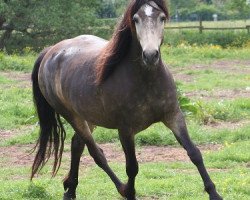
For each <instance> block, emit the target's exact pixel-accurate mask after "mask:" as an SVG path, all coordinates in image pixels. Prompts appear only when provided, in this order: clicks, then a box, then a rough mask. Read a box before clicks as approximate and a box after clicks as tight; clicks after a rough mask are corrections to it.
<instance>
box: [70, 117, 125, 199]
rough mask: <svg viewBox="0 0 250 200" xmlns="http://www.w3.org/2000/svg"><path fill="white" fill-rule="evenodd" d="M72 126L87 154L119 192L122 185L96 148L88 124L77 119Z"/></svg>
mask: <svg viewBox="0 0 250 200" xmlns="http://www.w3.org/2000/svg"><path fill="white" fill-rule="evenodd" d="M72 126H73V128H74V129H75V131H76V133H77V134H78V135H79V137H80V138H81V139H82V140H83V141H84V143H85V144H86V145H87V148H88V151H89V154H90V155H91V157H92V158H93V159H94V161H95V163H96V164H97V165H98V166H99V167H100V168H101V169H103V170H104V171H105V172H106V173H107V174H108V176H109V177H110V179H111V180H112V181H113V183H114V184H115V186H116V188H117V190H118V191H120V190H121V188H123V187H124V184H123V183H122V182H121V181H120V180H119V179H118V178H117V176H116V175H115V174H114V172H113V171H112V169H111V168H110V167H109V165H108V162H107V160H106V158H105V155H104V153H103V151H102V149H101V148H99V147H98V146H97V144H96V143H95V141H94V139H93V137H92V134H91V130H90V127H89V125H88V123H87V122H86V121H84V120H81V119H77V120H75V122H74V124H72ZM66 200H68V199H66Z"/></svg>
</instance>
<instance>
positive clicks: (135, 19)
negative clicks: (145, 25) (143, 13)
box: [133, 16, 139, 24]
mask: <svg viewBox="0 0 250 200" xmlns="http://www.w3.org/2000/svg"><path fill="white" fill-rule="evenodd" d="M133 21H134V23H136V24H137V23H138V22H139V19H138V18H137V17H136V16H134V17H133Z"/></svg>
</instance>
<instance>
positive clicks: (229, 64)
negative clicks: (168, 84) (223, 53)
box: [172, 60, 250, 100]
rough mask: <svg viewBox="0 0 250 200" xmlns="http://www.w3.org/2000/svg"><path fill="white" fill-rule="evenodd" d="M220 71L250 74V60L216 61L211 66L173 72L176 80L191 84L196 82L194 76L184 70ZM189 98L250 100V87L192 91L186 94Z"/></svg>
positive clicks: (199, 66) (185, 68)
mask: <svg viewBox="0 0 250 200" xmlns="http://www.w3.org/2000/svg"><path fill="white" fill-rule="evenodd" d="M211 69H215V70H220V71H226V73H234V74H250V60H243V61H241V60H231V61H228V60H227V61H223V60H220V61H216V62H213V63H211V64H209V65H208V64H204V65H203V64H196V65H192V66H187V67H184V68H177V69H176V68H175V69H173V70H172V72H173V76H174V78H175V80H177V81H182V82H184V83H191V82H193V81H194V75H192V74H184V73H182V71H183V70H185V71H186V70H196V71H199V70H211ZM185 95H186V96H187V97H194V98H196V99H204V100H210V99H235V98H250V85H249V87H247V88H243V89H232V90H230V89H220V90H213V91H202V90H199V91H192V92H187V93H185Z"/></svg>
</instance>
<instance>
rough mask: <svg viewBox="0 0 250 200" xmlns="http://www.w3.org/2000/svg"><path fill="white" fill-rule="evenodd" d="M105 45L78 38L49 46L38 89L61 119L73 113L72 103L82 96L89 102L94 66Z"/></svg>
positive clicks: (92, 85) (99, 40)
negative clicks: (86, 94)
mask: <svg viewBox="0 0 250 200" xmlns="http://www.w3.org/2000/svg"><path fill="white" fill-rule="evenodd" d="M106 43H107V41H106V40H104V39H101V38H99V37H96V36H91V35H82V36H78V37H76V38H73V39H68V40H64V41H61V42H59V43H58V44H56V45H54V46H52V47H51V48H50V50H49V51H48V52H47V53H46V55H45V57H44V58H43V60H42V63H41V66H40V70H39V74H38V78H39V87H40V89H41V91H42V93H43V95H44V97H45V98H46V100H47V101H48V102H49V103H50V105H51V106H52V107H54V108H55V110H56V111H57V112H59V113H60V114H62V115H63V116H65V115H66V114H67V115H68V114H69V113H71V114H72V113H73V112H74V107H75V106H74V104H78V103H79V102H77V101H78V99H79V101H80V99H81V96H83V95H84V96H85V93H88V96H89V98H91V99H93V97H92V96H95V95H96V91H95V88H96V87H95V84H94V80H95V73H94V65H95V61H96V59H97V57H98V55H99V54H100V52H101V50H102V49H103V48H104V47H105V45H106ZM85 100H86V101H88V99H86V98H85ZM82 103H84V102H82ZM86 103H87V102H86ZM63 112H64V113H63Z"/></svg>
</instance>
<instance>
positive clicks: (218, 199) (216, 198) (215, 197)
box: [209, 193, 223, 200]
mask: <svg viewBox="0 0 250 200" xmlns="http://www.w3.org/2000/svg"><path fill="white" fill-rule="evenodd" d="M209 200H223V198H222V197H221V196H220V195H219V194H218V193H216V195H210V197H209Z"/></svg>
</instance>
